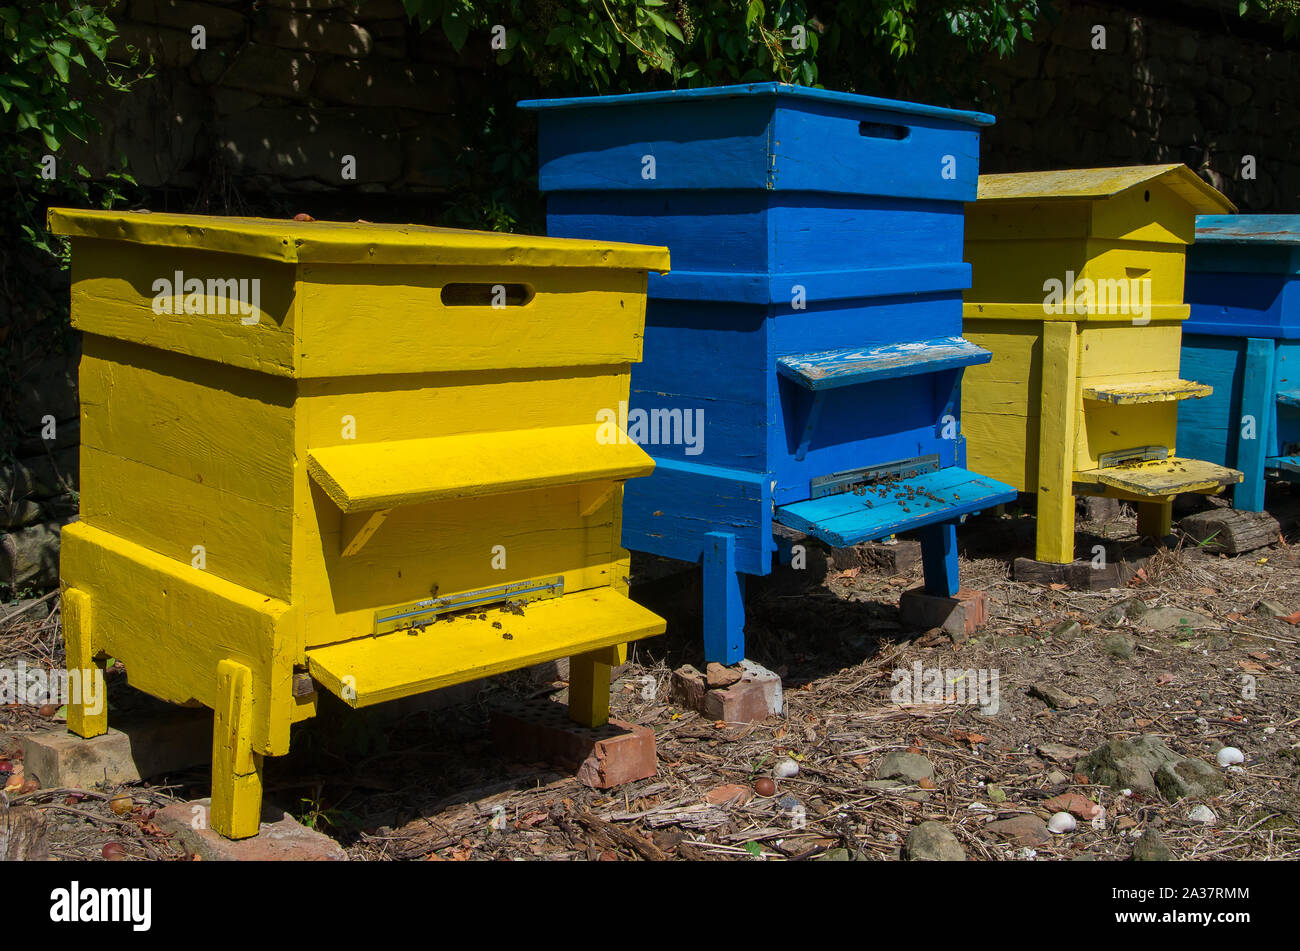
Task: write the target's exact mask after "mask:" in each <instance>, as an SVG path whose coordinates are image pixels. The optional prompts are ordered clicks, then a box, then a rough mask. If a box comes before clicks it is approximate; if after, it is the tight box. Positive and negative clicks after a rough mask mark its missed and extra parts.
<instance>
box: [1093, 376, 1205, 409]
mask: <svg viewBox="0 0 1300 951" xmlns="http://www.w3.org/2000/svg"><path fill="white" fill-rule="evenodd" d="M1213 390H1214V388H1213V387H1210V386H1206V385H1205V384H1204V383H1194V382H1192V381H1191V380H1147V381H1142V382H1140V383H1108V384H1098V383H1093V384H1091V385H1085V386H1084V387H1083V398H1084V399H1085V400H1096V401H1098V402H1102V403H1114V404H1115V405H1117V406H1128V405H1132V404H1134V403H1165V402H1170V401H1175V400H1190V399H1200V398H1201V397H1203V396H1209V395H1210V393H1212V392H1213Z"/></svg>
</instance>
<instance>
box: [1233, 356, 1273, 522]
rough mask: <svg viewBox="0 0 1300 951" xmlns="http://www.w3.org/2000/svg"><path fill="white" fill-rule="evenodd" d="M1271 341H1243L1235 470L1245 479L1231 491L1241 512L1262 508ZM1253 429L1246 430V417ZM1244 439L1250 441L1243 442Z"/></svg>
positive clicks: (1268, 432) (1270, 414)
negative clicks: (1242, 370) (1251, 420)
mask: <svg viewBox="0 0 1300 951" xmlns="http://www.w3.org/2000/svg"><path fill="white" fill-rule="evenodd" d="M1273 349H1274V344H1273V341H1272V340H1263V339H1260V338H1258V337H1250V338H1249V339H1247V340H1246V368H1245V372H1244V374H1243V378H1242V384H1241V415H1242V418H1241V419H1240V420H1238V421H1237V426H1238V427H1239V429H1238V432H1237V468H1238V469H1240V470H1241V471H1242V473H1243V474H1244V475H1245V478H1244V479H1243V480H1242V481H1241V483H1240V484H1238V485H1237V486H1235V487H1234V488H1233V490H1232V507H1233V508H1235V509H1241V510H1242V511H1245V512H1260V511H1263V508H1264V459H1265V457H1266V456H1267V455H1268V446H1269V444H1270V442H1271V437H1272V433H1271V427H1272V423H1273V405H1272V397H1273ZM1247 416H1249V417H1252V418H1253V423H1254V425H1251V426H1248V425H1247V423H1248V420H1247V419H1246V417H1247ZM1247 435H1250V436H1252V437H1253V438H1250V439H1248V438H1246V437H1247Z"/></svg>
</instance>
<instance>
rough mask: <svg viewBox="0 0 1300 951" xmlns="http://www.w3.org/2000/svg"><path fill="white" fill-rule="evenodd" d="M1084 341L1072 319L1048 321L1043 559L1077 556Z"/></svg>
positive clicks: (1041, 466) (1041, 449) (1042, 419)
mask: <svg viewBox="0 0 1300 951" xmlns="http://www.w3.org/2000/svg"><path fill="white" fill-rule="evenodd" d="M1078 375H1079V341H1078V337H1077V336H1076V334H1075V330H1074V324H1073V323H1072V322H1070V321H1063V320H1049V321H1047V322H1045V323H1044V324H1043V395H1042V402H1041V404H1040V408H1039V412H1040V416H1039V431H1038V550H1037V556H1038V560H1039V561H1048V562H1052V563H1054V564H1058V565H1063V564H1068V563H1069V562H1072V561H1073V560H1074V443H1075V435H1076V432H1077V427H1078V420H1079V398H1078V389H1079V387H1078Z"/></svg>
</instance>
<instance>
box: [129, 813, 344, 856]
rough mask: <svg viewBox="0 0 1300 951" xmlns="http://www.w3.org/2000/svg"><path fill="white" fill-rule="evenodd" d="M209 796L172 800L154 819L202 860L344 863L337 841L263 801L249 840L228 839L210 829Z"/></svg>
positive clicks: (341, 848)
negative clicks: (254, 832)
mask: <svg viewBox="0 0 1300 951" xmlns="http://www.w3.org/2000/svg"><path fill="white" fill-rule="evenodd" d="M211 804H212V801H211V800H210V799H195V800H193V801H191V802H174V803H172V804H171V805H170V806H168V807H166V808H165V809H160V810H159V811H158V813H157V814H156V815H155V816H154V822H155V823H157V824H158V827H159V828H160V829H162V830H163V831H164V832H170V833H173V834H175V835H176V836H178V837H179V838H180V840H181V842H182V843H183V844H184V846H185V848H187V849H188V850H189V851H190V853H191V854H192V855H197V856H199V857H200V858H201V859H203V860H204V861H206V862H344V861H347V853H346V852H344V851H343V847H342V846H340V845H339V844H338V843H337V842H335V841H334V840H333V839H331V838H330V837H329V836H327V835H325V834H324V833H323V832H317V831H316V830H315V829H308V828H307V827H306V826H304V825H303V824H302V823H300V822H298V821H297V820H296V819H294V817H293V816H291V815H289V814H288V813H287V812H285V811H284V810H283V809H277V808H276V807H275V806H272V805H269V804H264V805H263V806H262V825H261V828H260V829H259V830H258V833H257V835H255V836H253V837H252V838H250V839H239V840H238V841H232V840H230V839H227V838H225V837H224V836H222V835H220V834H218V833H216V832H214V831H213V830H212V828H211V826H210V823H209V822H208V809H209V807H210V806H211Z"/></svg>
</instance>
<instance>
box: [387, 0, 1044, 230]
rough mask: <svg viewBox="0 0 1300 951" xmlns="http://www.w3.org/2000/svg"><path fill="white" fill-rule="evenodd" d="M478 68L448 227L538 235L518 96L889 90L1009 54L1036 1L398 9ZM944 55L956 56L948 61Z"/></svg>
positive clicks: (461, 117) (421, 2)
mask: <svg viewBox="0 0 1300 951" xmlns="http://www.w3.org/2000/svg"><path fill="white" fill-rule="evenodd" d="M403 4H404V6H405V8H406V11H407V13H408V14H409V15H410V17H411V18H412V20H414V21H416V22H417V23H418V24H419V25H420V26H421V27H422V28H424V29H426V30H430V29H432V30H437V31H440V32H441V33H442V34H443V35H444V36H445V37H446V39H447V41H448V42H449V43H450V44H451V46H452V48H453V49H455V50H456V52H458V53H460V54H461V56H462V57H465V58H467V59H469V60H470V61H471V62H473V61H475V58H477V61H478V62H479V63H481V65H482V67H483V69H484V71H485V73H487V75H488V76H489V78H490V80H491V82H490V83H489V84H488V86H487V89H488V91H489V97H488V98H487V99H486V100H479V101H473V102H465V101H463V100H464V99H465V98H466V97H460V99H459V100H458V110H459V111H458V114H457V121H458V122H460V123H462V129H463V130H464V132H465V135H466V139H467V140H466V142H465V145H466V149H465V152H464V154H463V155H462V160H461V162H460V163H459V164H458V166H457V168H456V169H455V170H454V171H455V173H456V175H457V176H458V177H459V181H457V183H456V186H455V191H456V193H457V194H458V195H459V198H458V200H457V201H456V203H455V205H454V207H453V208H452V212H451V218H452V220H453V221H454V222H455V223H459V224H464V225H466V226H472V227H484V226H490V227H493V228H497V229H508V228H511V227H514V226H516V225H521V226H523V227H526V228H527V229H528V230H537V229H539V228H540V227H541V220H540V219H541V205H540V203H539V202H538V200H537V197H536V189H535V181H534V180H533V167H534V146H533V141H534V135H535V132H534V129H533V126H532V124H531V122H532V120H531V119H530V118H528V117H525V116H522V115H520V114H519V113H518V110H516V109H515V108H514V104H515V102H516V101H518V100H519V99H526V98H533V97H538V96H544V97H561V96H578V95H597V94H604V93H620V92H640V91H647V90H656V89H670V88H682V87H698V86H718V85H725V84H728V83H747V82H763V81H770V80H779V81H782V82H792V83H799V84H802V85H806V86H816V85H820V84H822V83H825V84H826V85H827V86H830V87H831V88H835V89H843V90H848V91H864V92H882V91H884V92H889V91H890V90H891V89H894V88H905V87H907V86H908V85H915V84H916V82H915V80H917V79H919V78H927V77H929V76H930V75H931V74H932V73H934V72H935V71H936V70H935V67H936V65H937V64H939V63H942V64H943V65H944V66H945V67H947V66H948V65H949V61H950V60H954V59H961V58H962V57H964V58H965V59H966V60H969V61H973V60H974V59H977V58H979V57H982V56H985V55H988V54H989V53H993V54H996V55H999V56H1005V55H1007V54H1009V53H1010V52H1011V51H1012V50H1013V49H1014V47H1015V45H1016V43H1017V42H1018V41H1020V40H1022V39H1027V38H1028V37H1029V36H1030V34H1031V31H1032V27H1033V24H1034V23H1035V21H1036V20H1037V19H1038V17H1039V16H1040V7H1041V5H1040V3H1038V2H1037V0H1006V2H994V3H989V2H972V3H934V2H930V0H926V2H925V3H922V2H921V0H844V2H838V0H820V2H817V3H816V9H817V15H815V16H814V15H813V12H812V9H811V8H812V6H813V4H812V2H811V0H768V2H764V0H569V2H560V0H403ZM953 50H956V51H958V52H959V54H960V55H956V54H953V53H952V51H953Z"/></svg>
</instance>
